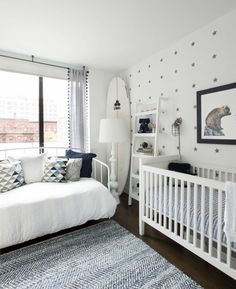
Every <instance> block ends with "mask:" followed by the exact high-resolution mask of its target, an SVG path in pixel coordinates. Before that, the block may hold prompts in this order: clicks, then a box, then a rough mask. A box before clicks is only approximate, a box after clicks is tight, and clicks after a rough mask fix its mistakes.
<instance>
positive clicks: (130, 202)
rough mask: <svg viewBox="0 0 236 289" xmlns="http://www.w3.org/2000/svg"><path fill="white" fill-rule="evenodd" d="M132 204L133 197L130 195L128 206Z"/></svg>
mask: <svg viewBox="0 0 236 289" xmlns="http://www.w3.org/2000/svg"><path fill="white" fill-rule="evenodd" d="M131 205H132V198H131V197H130V196H129V200H128V206H131Z"/></svg>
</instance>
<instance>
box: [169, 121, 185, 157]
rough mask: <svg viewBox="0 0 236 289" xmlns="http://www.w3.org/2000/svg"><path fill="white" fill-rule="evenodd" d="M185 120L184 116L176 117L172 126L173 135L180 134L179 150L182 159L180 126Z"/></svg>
mask: <svg viewBox="0 0 236 289" xmlns="http://www.w3.org/2000/svg"><path fill="white" fill-rule="evenodd" d="M182 122H183V120H182V117H178V118H176V120H175V122H174V123H173V124H172V126H171V133H172V135H173V136H178V151H179V157H180V159H181V150H180V126H181V124H182Z"/></svg>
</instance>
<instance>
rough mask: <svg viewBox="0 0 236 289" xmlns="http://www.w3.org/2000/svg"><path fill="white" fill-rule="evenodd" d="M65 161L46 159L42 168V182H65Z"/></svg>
mask: <svg viewBox="0 0 236 289" xmlns="http://www.w3.org/2000/svg"><path fill="white" fill-rule="evenodd" d="M67 162H68V160H67V159H60V158H58V159H56V158H52V159H47V161H46V163H45V168H44V176H43V182H54V183H60V182H66V165H67Z"/></svg>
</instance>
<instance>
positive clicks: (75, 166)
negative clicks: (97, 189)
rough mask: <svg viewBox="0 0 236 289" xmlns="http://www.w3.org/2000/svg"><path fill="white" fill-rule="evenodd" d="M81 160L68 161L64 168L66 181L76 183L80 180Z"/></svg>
mask: <svg viewBox="0 0 236 289" xmlns="http://www.w3.org/2000/svg"><path fill="white" fill-rule="evenodd" d="M81 167H82V159H74V160H73V159H70V160H69V161H68V163H67V166H66V180H67V181H71V182H76V181H79V180H80V170H81Z"/></svg>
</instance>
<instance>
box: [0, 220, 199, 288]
mask: <svg viewBox="0 0 236 289" xmlns="http://www.w3.org/2000/svg"><path fill="white" fill-rule="evenodd" d="M0 288H1V289H2V288H4V289H12V288H17V289H23V288H30V289H31V288H40V289H42V288H56V289H61V288H82V289H90V288H91V289H93V288H97V289H98V288H107V289H108V288H129V289H131V288H137V289H139V288H148V289H150V288H168V289H169V288H170V289H174V288H176V289H177V288H186V289H189V288H201V287H200V286H199V285H198V284H196V283H195V282H194V281H193V280H191V279H190V278H189V277H187V276H186V275H185V274H184V273H183V272H181V271H180V270H178V269H177V268H176V267H174V266H173V265H172V264H170V263H169V262H168V261H167V260H166V259H164V258H163V257H162V256H160V255H159V254H158V253H156V252H155V251H154V250H153V249H151V248H150V247H149V246H148V245H146V244H145V243H144V242H142V241H141V240H139V239H138V238H136V237H135V236H134V235H132V234H131V233H129V232H128V231H127V230H126V229H124V228H123V227H121V226H120V225H118V224H117V223H116V222H115V221H112V220H110V221H105V222H102V223H99V224H97V225H93V226H91V227H88V228H85V229H81V230H77V231H75V232H72V233H68V234H65V235H62V236H60V237H56V238H53V239H50V240H47V241H44V242H41V243H38V244H35V245H31V246H28V247H25V248H22V249H18V250H16V251H12V252H10V253H7V254H3V255H1V256H0Z"/></svg>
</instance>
